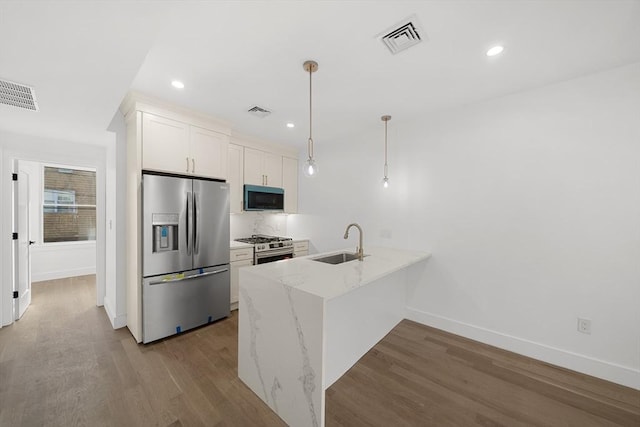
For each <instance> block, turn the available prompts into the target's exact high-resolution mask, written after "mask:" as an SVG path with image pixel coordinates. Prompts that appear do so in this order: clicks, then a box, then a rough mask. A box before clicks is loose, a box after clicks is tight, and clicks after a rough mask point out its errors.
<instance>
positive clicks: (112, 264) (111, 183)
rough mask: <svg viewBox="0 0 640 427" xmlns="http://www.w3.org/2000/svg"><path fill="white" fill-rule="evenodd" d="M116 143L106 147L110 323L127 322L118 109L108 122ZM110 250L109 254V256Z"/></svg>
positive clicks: (123, 148)
mask: <svg viewBox="0 0 640 427" xmlns="http://www.w3.org/2000/svg"><path fill="white" fill-rule="evenodd" d="M108 129H109V131H110V132H113V134H114V137H115V144H114V145H113V146H109V147H107V223H106V236H107V238H106V246H107V251H106V252H107V260H106V262H107V268H106V295H105V300H104V308H105V310H106V312H107V315H108V317H109V320H110V321H111V325H112V326H113V327H114V328H122V327H124V326H126V325H127V295H126V294H127V287H126V274H125V273H126V270H125V263H126V247H125V246H126V238H127V232H126V227H125V224H126V217H125V216H126V209H125V203H126V194H127V191H126V166H127V164H126V162H127V157H126V154H127V137H126V131H127V129H126V124H125V121H124V116H123V115H122V113H120V112H119V111H118V112H117V113H116V114H115V116H114V117H113V119H112V121H111V124H110V125H109V128H108ZM109 254H112V255H111V256H110V255H109Z"/></svg>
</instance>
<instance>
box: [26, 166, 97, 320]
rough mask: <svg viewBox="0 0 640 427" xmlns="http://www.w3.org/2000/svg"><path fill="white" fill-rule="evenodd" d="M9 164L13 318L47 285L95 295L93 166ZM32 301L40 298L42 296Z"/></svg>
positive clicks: (49, 291) (95, 222) (94, 171)
mask: <svg viewBox="0 0 640 427" xmlns="http://www.w3.org/2000/svg"><path fill="white" fill-rule="evenodd" d="M14 170H15V171H17V173H16V175H17V181H18V182H17V185H14V191H15V193H14V229H17V230H19V231H18V236H17V237H18V239H17V240H18V242H17V245H16V251H15V253H16V258H17V259H16V263H15V265H16V281H15V283H16V284H17V290H18V298H16V299H15V304H16V307H15V308H14V315H15V320H18V319H20V318H21V317H22V316H23V315H24V314H25V312H26V310H27V308H28V307H29V305H30V304H31V302H32V296H33V297H34V298H35V297H36V296H35V294H36V293H41V292H42V293H44V294H45V295H46V294H50V295H51V294H52V290H51V289H47V288H48V287H52V288H55V289H60V288H64V287H66V288H68V289H67V290H66V291H64V292H65V293H66V294H67V295H68V296H69V297H72V296H73V295H74V293H77V292H83V293H86V292H87V290H89V291H90V292H91V293H93V295H96V293H97V289H96V276H95V275H96V264H97V255H96V229H97V221H96V190H97V186H96V170H95V169H93V168H87V167H82V166H74V165H62V164H55V163H45V162H37V161H28V160H16V161H15V166H14ZM81 300H83V301H86V298H85V299H81ZM34 301H38V302H39V304H43V303H45V304H46V298H36V299H34Z"/></svg>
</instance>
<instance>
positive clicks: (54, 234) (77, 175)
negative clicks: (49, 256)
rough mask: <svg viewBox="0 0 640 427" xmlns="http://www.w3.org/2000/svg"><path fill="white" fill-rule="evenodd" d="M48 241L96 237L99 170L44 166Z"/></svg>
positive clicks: (80, 239) (44, 230)
mask: <svg viewBox="0 0 640 427" xmlns="http://www.w3.org/2000/svg"><path fill="white" fill-rule="evenodd" d="M44 195H45V196H44V199H45V200H44V204H43V224H42V229H43V234H44V242H45V243H49V242H76V241H86V240H95V238H96V173H95V171H85V170H77V169H63V168H57V167H49V166H45V168H44Z"/></svg>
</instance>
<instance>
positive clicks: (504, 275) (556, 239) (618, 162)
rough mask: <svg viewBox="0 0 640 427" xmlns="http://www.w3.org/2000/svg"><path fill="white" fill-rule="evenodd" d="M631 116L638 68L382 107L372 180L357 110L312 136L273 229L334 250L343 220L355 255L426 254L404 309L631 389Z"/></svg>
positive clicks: (637, 250) (639, 191)
mask: <svg viewBox="0 0 640 427" xmlns="http://www.w3.org/2000/svg"><path fill="white" fill-rule="evenodd" d="M424 96H428V94H424ZM381 113H382V114H386V113H388V114H391V115H392V116H393V113H394V112H393V111H381ZM639 117H640V64H635V65H632V66H627V67H623V68H619V69H614V70H610V71H607V72H603V73H599V74H595V75H590V76H586V77H582V78H578V79H575V80H571V81H567V82H564V83H561V84H556V85H553V86H547V87H544V88H540V89H537V90H532V91H528V92H524V93H518V94H513V95H511V96H507V97H504V98H500V99H495V100H492V101H488V102H484V103H480V104H475V105H471V106H467V107H464V108H460V109H456V110H451V111H446V112H441V113H438V114H430V115H426V116H425V117H421V118H420V119H418V120H412V121H409V120H403V118H402V117H394V118H393V119H392V120H391V121H390V122H389V147H390V154H389V173H390V178H391V186H390V188H388V189H387V190H383V189H382V188H381V185H380V180H381V178H382V165H383V141H384V139H383V138H384V137H383V135H384V133H383V132H384V126H383V124H382V122H380V121H379V118H372V126H371V128H372V129H370V130H367V131H366V132H365V133H361V134H360V135H358V136H356V137H354V138H353V139H350V140H349V141H335V143H333V144H332V145H330V146H323V144H322V141H321V140H320V139H319V140H318V141H317V143H316V153H317V158H318V162H319V165H320V167H321V168H322V169H321V174H320V175H319V176H318V177H317V178H314V179H312V180H309V179H306V178H304V177H301V178H300V181H301V182H300V201H299V206H300V212H301V213H302V214H301V215H291V216H290V217H289V218H288V221H287V227H288V230H289V232H290V234H304V235H307V236H309V237H310V238H311V239H312V242H313V243H314V245H315V246H316V249H317V250H321V251H322V250H328V249H334V248H337V247H343V246H345V242H344V241H343V240H342V238H341V236H342V233H343V232H344V227H345V226H346V224H347V223H349V222H352V221H358V222H360V223H361V224H362V225H363V227H364V230H365V245H364V246H365V252H366V247H367V244H369V245H371V244H381V245H387V246H397V247H406V248H412V249H424V250H428V251H431V252H432V253H433V257H432V258H431V259H430V261H429V263H428V267H427V269H426V273H425V277H424V278H423V279H422V280H421V281H420V282H419V283H416V284H415V287H414V288H413V289H412V290H411V294H410V299H409V310H408V311H409V313H408V317H409V318H412V319H414V320H417V321H420V322H423V323H425V324H429V325H433V326H436V327H438V328H442V329H445V330H449V331H452V332H455V333H458V334H460V335H464V336H468V337H470V338H473V339H477V340H480V341H483V342H487V343H489V344H493V345H496V346H499V347H502V348H506V349H509V350H513V351H516V352H519V353H521V354H526V355H530V356H532V357H535V358H538V359H542V360H545V361H548V362H551V363H554V364H558V365H561V366H565V367H568V368H570V369H574V370H578V371H581V372H585V373H588V374H591V375H594V376H598V377H601V378H605V379H609V380H612V381H615V382H618V383H621V384H625V385H629V386H632V387H635V388H640V309H639V307H640V262H638V260H640V160H639V159H640V125H638V123H639V121H638V118H639ZM376 119H377V120H376ZM376 122H377V123H376ZM310 212H312V213H313V214H308V213H310ZM385 236H386V237H385ZM355 238H356V237H355V236H354V238H353V239H350V242H349V243H348V244H349V245H350V246H355ZM578 317H584V318H587V319H590V320H591V321H592V333H591V335H585V334H580V333H578V332H577V318H578Z"/></svg>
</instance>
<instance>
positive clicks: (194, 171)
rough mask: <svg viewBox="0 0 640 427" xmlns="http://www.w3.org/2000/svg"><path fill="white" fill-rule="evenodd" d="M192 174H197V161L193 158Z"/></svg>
mask: <svg viewBox="0 0 640 427" xmlns="http://www.w3.org/2000/svg"><path fill="white" fill-rule="evenodd" d="M191 173H196V159H194V158H193V157H192V158H191Z"/></svg>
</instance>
